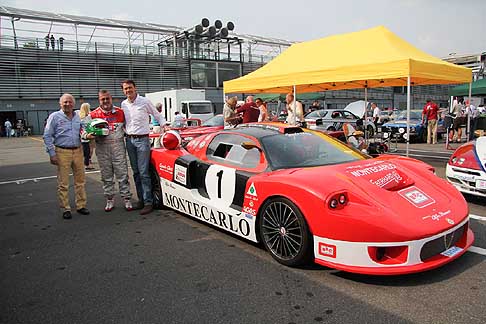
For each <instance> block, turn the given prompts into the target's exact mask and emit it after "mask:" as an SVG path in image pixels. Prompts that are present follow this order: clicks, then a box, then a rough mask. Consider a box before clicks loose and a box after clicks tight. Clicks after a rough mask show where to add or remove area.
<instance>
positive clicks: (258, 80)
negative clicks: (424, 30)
mask: <svg viewBox="0 0 486 324" xmlns="http://www.w3.org/2000/svg"><path fill="white" fill-rule="evenodd" d="M408 77H410V82H411V85H425V84H451V83H469V82H470V81H471V79H472V72H471V70H470V69H468V68H464V67H461V66H458V65H454V64H452V63H448V62H445V61H442V60H440V59H438V58H436V57H434V56H431V55H429V54H427V53H424V52H422V51H420V50H419V49H417V48H415V47H413V46H412V45H411V44H409V43H407V42H406V41H404V40H403V39H401V38H400V37H398V36H397V35H395V34H393V33H392V32H390V31H389V30H388V29H386V28H385V27H383V26H378V27H375V28H371V29H367V30H363V31H359V32H354V33H349V34H344V35H335V36H329V37H326V38H321V39H317V40H313V41H308V42H303V43H297V44H293V45H292V46H290V47H289V48H288V49H287V50H285V51H284V52H283V53H282V54H280V55H279V56H277V57H276V58H275V59H273V60H272V61H270V62H269V63H267V64H266V65H264V66H262V67H261V68H259V69H258V70H256V71H253V72H252V73H249V74H247V75H245V76H243V77H241V78H237V79H234V80H230V81H226V82H224V92H225V93H242V92H247V93H285V92H291V91H292V90H293V86H295V87H296V92H297V93H301V92H314V91H327V90H341V89H354V88H374V87H388V86H406V85H407V78H408Z"/></svg>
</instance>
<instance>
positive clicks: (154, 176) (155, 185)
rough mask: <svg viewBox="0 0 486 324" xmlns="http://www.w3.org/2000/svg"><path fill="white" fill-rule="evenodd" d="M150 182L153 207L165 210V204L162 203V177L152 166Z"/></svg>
mask: <svg viewBox="0 0 486 324" xmlns="http://www.w3.org/2000/svg"><path fill="white" fill-rule="evenodd" d="M150 180H151V182H152V197H153V201H152V206H153V207H154V208H155V209H164V204H163V201H162V188H161V186H160V176H159V175H158V173H157V171H156V170H155V168H154V167H153V166H152V165H150Z"/></svg>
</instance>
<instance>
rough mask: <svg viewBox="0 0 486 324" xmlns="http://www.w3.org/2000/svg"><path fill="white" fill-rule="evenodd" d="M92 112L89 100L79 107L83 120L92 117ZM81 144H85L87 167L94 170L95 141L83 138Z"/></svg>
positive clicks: (84, 152) (85, 120)
mask: <svg viewBox="0 0 486 324" xmlns="http://www.w3.org/2000/svg"><path fill="white" fill-rule="evenodd" d="M90 112H91V106H90V105H89V103H87V102H85V103H83V104H82V105H81V108H79V118H81V121H82V122H84V123H87V122H88V121H89V120H90V119H91V117H90V116H89V113H90ZM81 145H83V155H84V167H85V169H86V170H94V168H93V166H92V165H91V157H92V156H93V150H94V146H95V142H94V141H91V140H88V139H82V138H81Z"/></svg>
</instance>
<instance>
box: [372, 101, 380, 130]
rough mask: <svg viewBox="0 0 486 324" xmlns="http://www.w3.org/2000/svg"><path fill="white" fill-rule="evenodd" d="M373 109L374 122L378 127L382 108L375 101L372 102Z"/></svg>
mask: <svg viewBox="0 0 486 324" xmlns="http://www.w3.org/2000/svg"><path fill="white" fill-rule="evenodd" d="M371 109H372V111H373V123H374V124H375V126H376V127H378V122H379V121H380V112H381V110H380V108H378V106H377V105H376V104H375V103H374V102H373V103H372V104H371Z"/></svg>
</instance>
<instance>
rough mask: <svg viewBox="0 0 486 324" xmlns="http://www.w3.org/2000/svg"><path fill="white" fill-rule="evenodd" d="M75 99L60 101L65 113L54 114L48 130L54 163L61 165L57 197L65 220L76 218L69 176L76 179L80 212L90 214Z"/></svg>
mask: <svg viewBox="0 0 486 324" xmlns="http://www.w3.org/2000/svg"><path fill="white" fill-rule="evenodd" d="M74 103H75V101H74V97H73V96H72V95H71V94H69V93H65V94H63V95H62V96H61V98H60V99H59V105H60V106H61V110H59V111H56V112H54V113H52V114H51V115H50V116H49V118H48V119H47V123H46V127H45V129H44V144H45V146H46V151H47V153H49V158H50V161H51V164H53V165H56V166H57V195H58V199H59V205H60V207H61V211H62V213H63V214H62V217H63V218H64V219H70V218H72V215H71V206H70V204H69V173H70V171H71V169H72V171H73V176H74V192H75V201H76V210H77V212H78V213H80V214H82V215H88V214H89V210H88V209H86V190H85V188H84V186H85V182H86V180H85V174H84V164H83V151H82V150H81V137H80V135H81V130H82V125H81V119H80V118H79V115H78V114H77V113H76V112H74V111H73V109H74Z"/></svg>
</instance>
